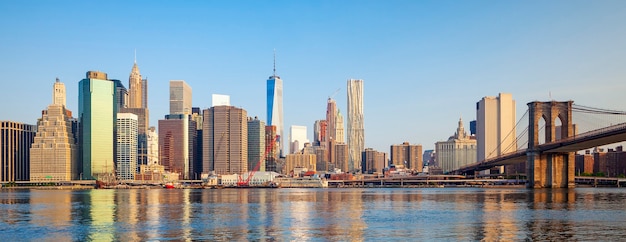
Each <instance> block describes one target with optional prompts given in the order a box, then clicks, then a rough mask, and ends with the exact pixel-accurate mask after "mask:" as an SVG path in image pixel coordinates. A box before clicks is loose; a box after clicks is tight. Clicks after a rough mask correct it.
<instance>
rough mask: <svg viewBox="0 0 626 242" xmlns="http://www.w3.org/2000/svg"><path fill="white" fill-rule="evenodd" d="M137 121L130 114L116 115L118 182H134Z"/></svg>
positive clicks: (135, 117) (135, 116)
mask: <svg viewBox="0 0 626 242" xmlns="http://www.w3.org/2000/svg"><path fill="white" fill-rule="evenodd" d="M137 120H138V117H137V115H135V114H132V113H118V114H117V142H116V145H117V154H116V155H117V159H116V160H117V164H116V166H115V167H116V174H117V179H119V180H134V179H135V174H136V173H137V130H138V129H137Z"/></svg>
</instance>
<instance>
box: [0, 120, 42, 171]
mask: <svg viewBox="0 0 626 242" xmlns="http://www.w3.org/2000/svg"><path fill="white" fill-rule="evenodd" d="M36 133H37V126H35V125H30V124H24V123H18V122H13V121H0V181H1V182H13V181H28V179H29V178H30V151H29V150H30V146H31V144H32V143H33V141H34V139H35V134H36Z"/></svg>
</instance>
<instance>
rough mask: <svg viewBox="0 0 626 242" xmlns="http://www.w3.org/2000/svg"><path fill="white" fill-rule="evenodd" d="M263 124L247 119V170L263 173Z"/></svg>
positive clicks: (256, 119) (264, 147) (257, 120)
mask: <svg viewBox="0 0 626 242" xmlns="http://www.w3.org/2000/svg"><path fill="white" fill-rule="evenodd" d="M266 148H267V147H266V146H265V122H263V121H261V120H260V119H258V118H257V117H254V118H248V169H250V170H253V169H255V168H257V171H265V150H266Z"/></svg>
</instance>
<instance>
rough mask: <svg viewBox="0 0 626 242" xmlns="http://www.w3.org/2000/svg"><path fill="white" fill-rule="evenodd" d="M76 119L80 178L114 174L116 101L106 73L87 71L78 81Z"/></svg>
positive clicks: (114, 92) (112, 83) (112, 85)
mask: <svg viewBox="0 0 626 242" xmlns="http://www.w3.org/2000/svg"><path fill="white" fill-rule="evenodd" d="M78 85H79V88H78V91H79V92H78V120H79V135H80V149H81V151H80V153H81V154H80V156H79V157H80V158H79V159H80V160H81V161H82V172H81V173H82V178H83V179H90V180H93V179H98V178H99V176H111V175H113V174H114V173H115V152H114V149H115V148H114V142H115V136H114V133H115V129H114V127H115V123H116V120H117V111H118V110H117V108H118V107H117V104H116V101H115V100H117V99H116V91H115V83H114V82H113V81H110V80H108V79H107V74H106V73H103V72H97V71H89V72H87V76H86V78H85V79H83V80H81V81H80V82H79V84H78Z"/></svg>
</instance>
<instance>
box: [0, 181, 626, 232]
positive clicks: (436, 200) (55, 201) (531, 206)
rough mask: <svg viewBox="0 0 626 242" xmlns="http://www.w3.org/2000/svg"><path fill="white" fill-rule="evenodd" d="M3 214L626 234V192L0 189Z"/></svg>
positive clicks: (32, 228) (213, 225)
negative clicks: (625, 226) (625, 224)
mask: <svg viewBox="0 0 626 242" xmlns="http://www.w3.org/2000/svg"><path fill="white" fill-rule="evenodd" d="M0 212H1V214H2V216H0V241H15V240H42V239H46V240H59V241H69V240H75V241H84V240H103V241H112V240H113V241H115V240H122V241H137V240H151V241H154V240H175V241H180V240H186V241H190V240H228V241H241V240H262V241H267V240H269V241H272V240H280V241H282V240H291V241H307V240H324V241H337V240H354V241H361V240H405V239H407V238H410V239H415V240H422V239H440V240H462V241H467V240H486V241H494V240H498V241H499V240H504V241H511V240H592V239H597V238H603V239H606V240H620V239H621V238H623V237H622V236H626V228H624V226H623V224H624V223H626V190H625V189H597V188H595V189H593V188H591V189H584V188H579V189H545V190H526V189H479V188H475V189H449V188H446V189H223V190H164V189H154V190H87V191H69V190H61V191H56V190H55V191H49V190H15V191H13V190H0ZM18 228H19V229H18ZM598 228H601V229H598Z"/></svg>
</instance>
